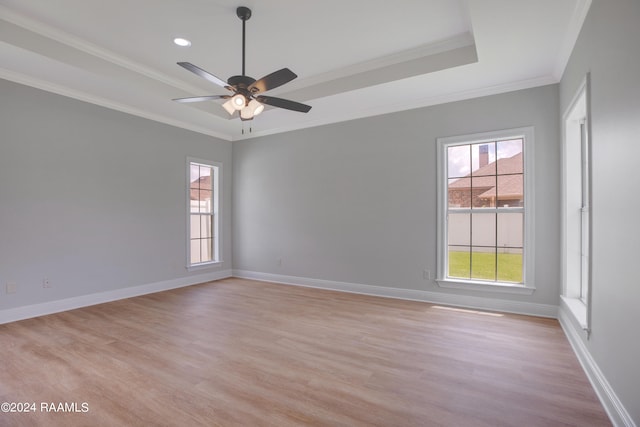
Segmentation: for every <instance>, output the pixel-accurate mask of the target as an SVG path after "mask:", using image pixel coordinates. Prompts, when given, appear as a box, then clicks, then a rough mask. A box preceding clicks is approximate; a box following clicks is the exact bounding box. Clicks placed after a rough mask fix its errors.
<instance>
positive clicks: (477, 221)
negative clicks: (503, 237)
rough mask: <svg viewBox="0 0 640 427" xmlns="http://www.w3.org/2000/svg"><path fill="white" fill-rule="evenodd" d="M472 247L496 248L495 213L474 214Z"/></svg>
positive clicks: (472, 218)
mask: <svg viewBox="0 0 640 427" xmlns="http://www.w3.org/2000/svg"><path fill="white" fill-rule="evenodd" d="M471 245H472V246H490V247H491V248H494V247H495V246H496V214H495V213H474V214H473V215H472V216H471Z"/></svg>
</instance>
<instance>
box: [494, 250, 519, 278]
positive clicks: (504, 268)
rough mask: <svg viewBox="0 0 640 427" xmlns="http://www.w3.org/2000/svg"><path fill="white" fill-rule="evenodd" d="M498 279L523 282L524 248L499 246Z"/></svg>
mask: <svg viewBox="0 0 640 427" xmlns="http://www.w3.org/2000/svg"><path fill="white" fill-rule="evenodd" d="M498 280H499V281H501V282H513V283H522V249H513V248H503V249H500V248H498Z"/></svg>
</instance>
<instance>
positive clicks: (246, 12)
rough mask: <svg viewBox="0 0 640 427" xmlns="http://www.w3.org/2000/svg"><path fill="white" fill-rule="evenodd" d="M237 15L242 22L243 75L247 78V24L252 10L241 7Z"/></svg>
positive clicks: (237, 10)
mask: <svg viewBox="0 0 640 427" xmlns="http://www.w3.org/2000/svg"><path fill="white" fill-rule="evenodd" d="M236 15H238V18H240V19H241V20H242V75H243V76H246V73H245V67H244V65H245V60H244V58H245V46H246V43H245V41H246V29H245V27H246V25H245V24H246V22H247V20H248V19H249V18H251V9H249V8H248V7H245V6H240V7H238V8H237V9H236Z"/></svg>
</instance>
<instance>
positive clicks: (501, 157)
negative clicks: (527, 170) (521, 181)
mask: <svg viewBox="0 0 640 427" xmlns="http://www.w3.org/2000/svg"><path fill="white" fill-rule="evenodd" d="M497 146H498V162H497V163H498V175H504V174H511V173H523V171H524V167H523V163H522V139H512V140H507V141H498V143H497Z"/></svg>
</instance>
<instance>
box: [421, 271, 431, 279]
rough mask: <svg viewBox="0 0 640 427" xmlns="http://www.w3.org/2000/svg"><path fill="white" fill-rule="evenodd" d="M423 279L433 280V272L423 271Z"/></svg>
mask: <svg viewBox="0 0 640 427" xmlns="http://www.w3.org/2000/svg"><path fill="white" fill-rule="evenodd" d="M422 278H423V279H424V280H431V270H422Z"/></svg>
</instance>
